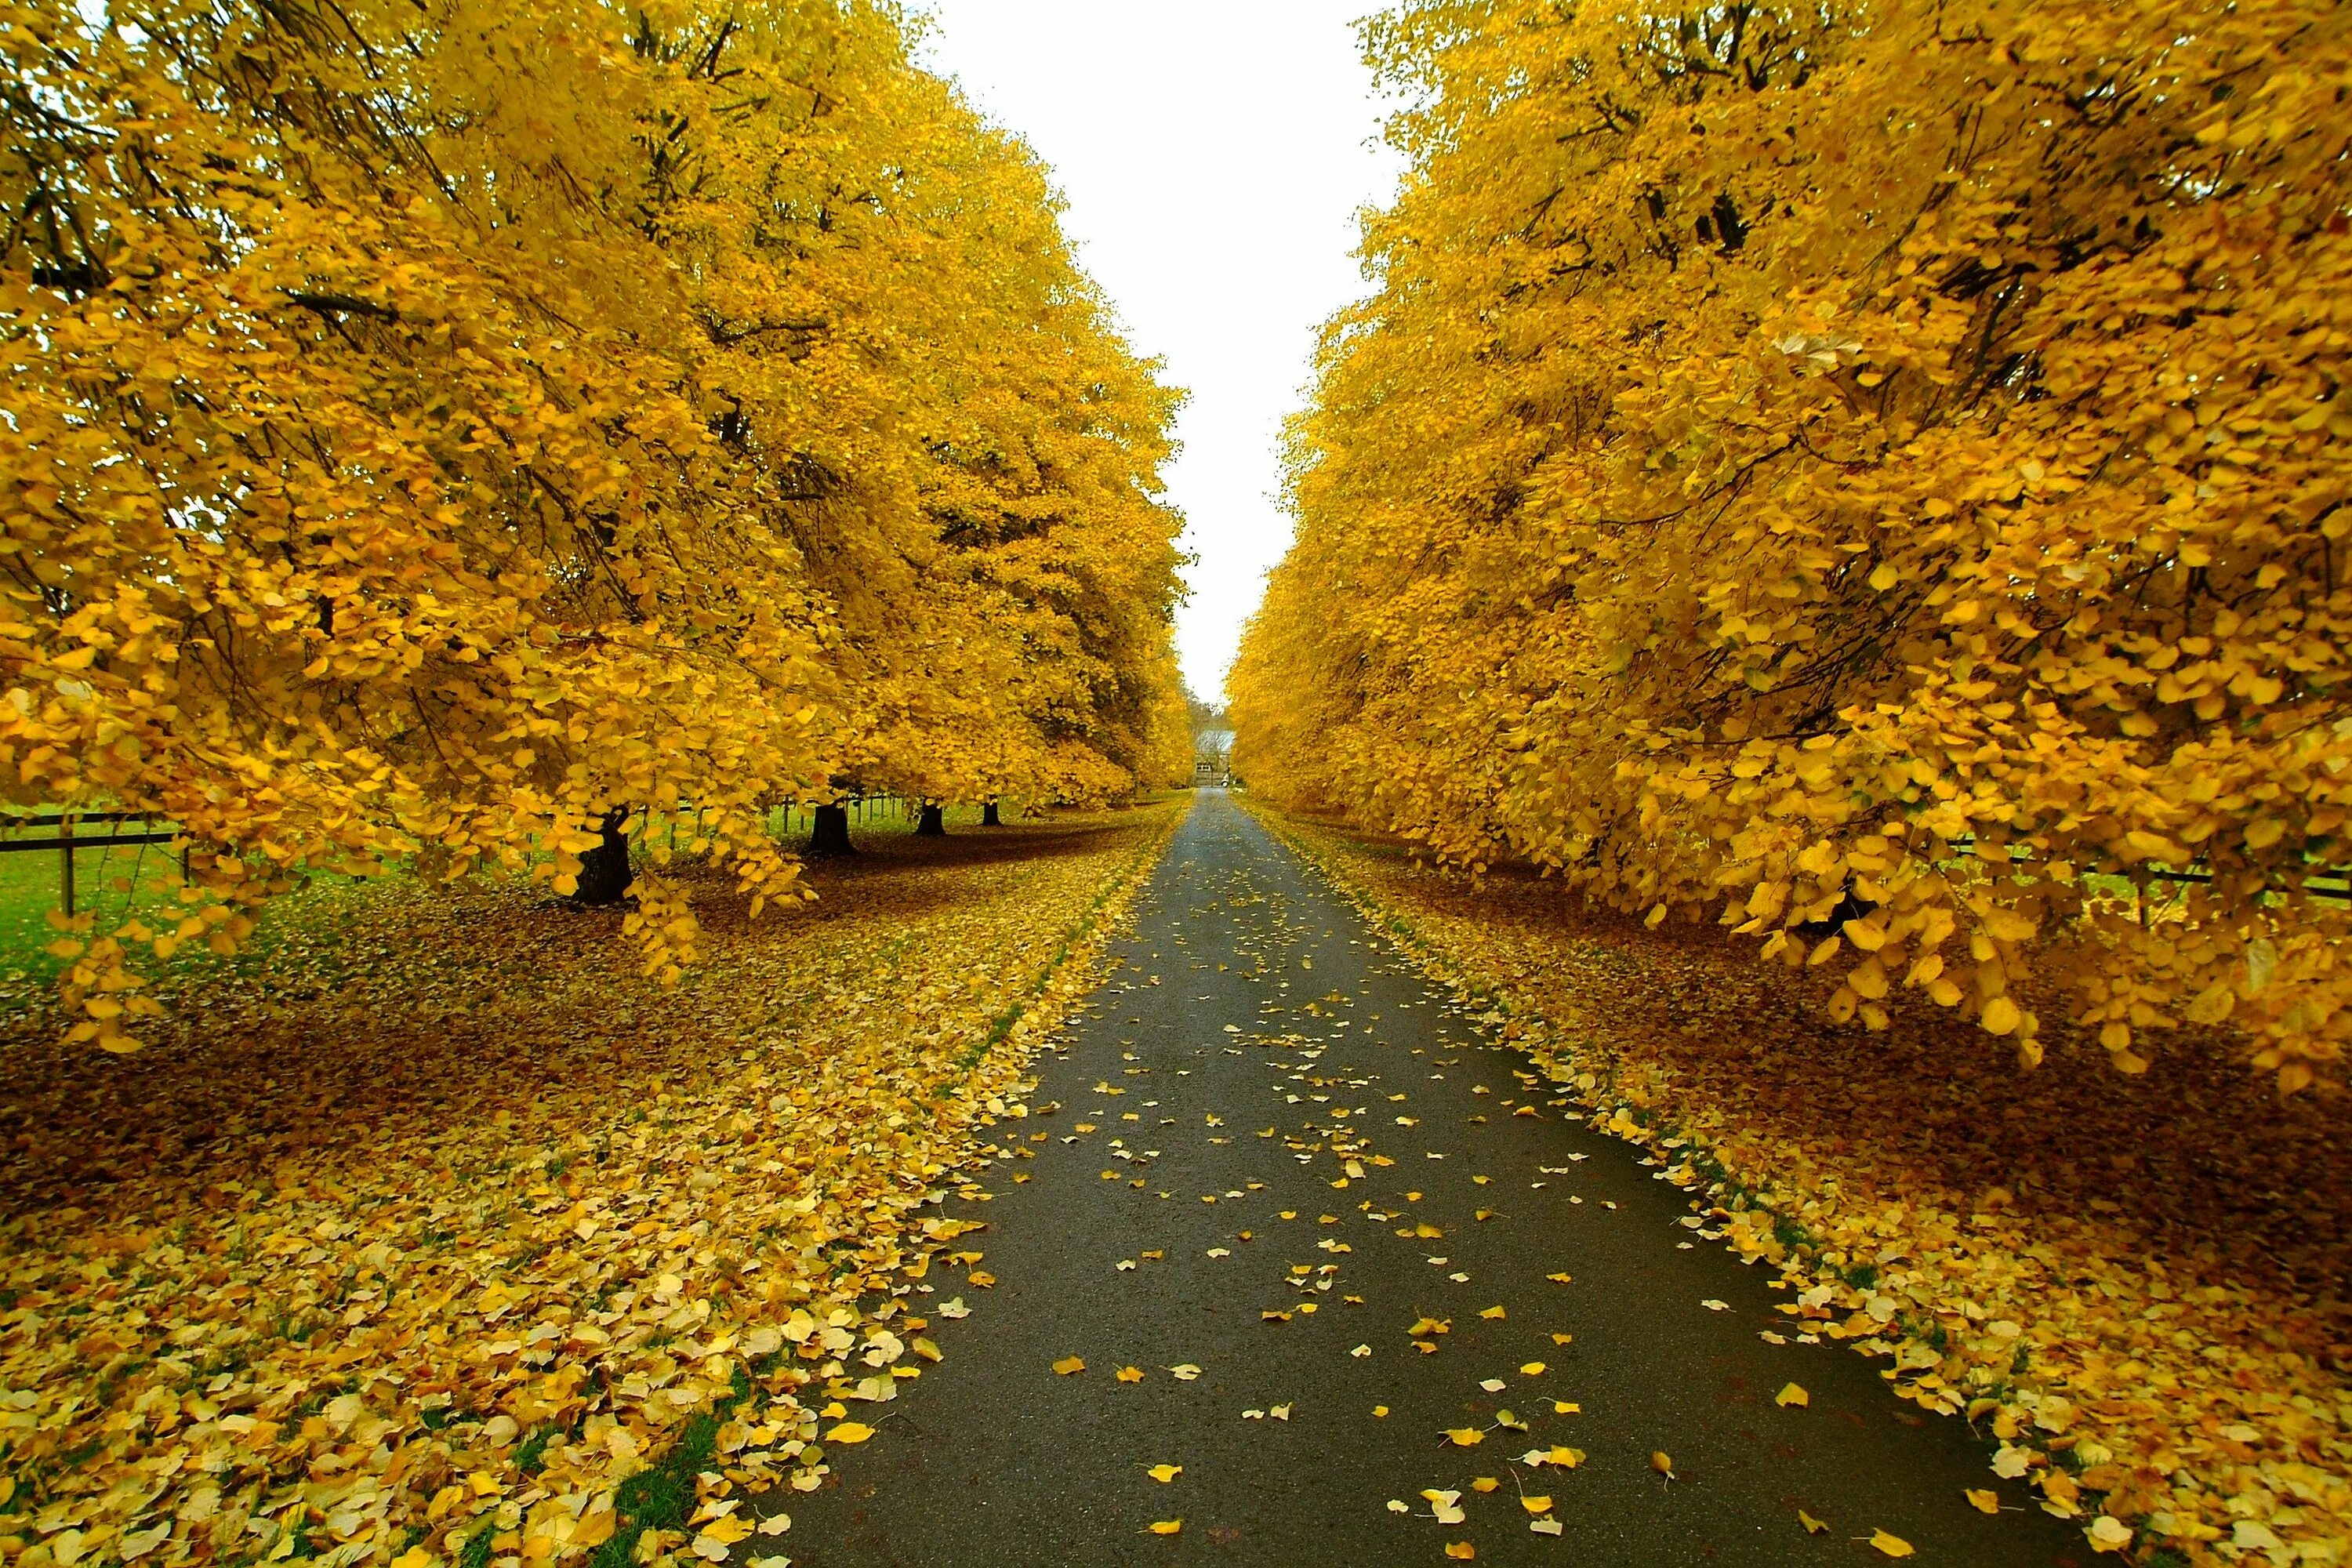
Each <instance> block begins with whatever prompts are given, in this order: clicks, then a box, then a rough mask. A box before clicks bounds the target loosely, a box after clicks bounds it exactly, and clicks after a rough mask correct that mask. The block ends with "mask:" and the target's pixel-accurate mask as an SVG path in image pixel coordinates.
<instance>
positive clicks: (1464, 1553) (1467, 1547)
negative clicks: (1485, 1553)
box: [1445, 1541, 1478, 1563]
mask: <svg viewBox="0 0 2352 1568" xmlns="http://www.w3.org/2000/svg"><path fill="white" fill-rule="evenodd" d="M1445 1555H1447V1556H1448V1557H1454V1558H1458V1559H1460V1560H1461V1561H1463V1562H1465V1563H1466V1562H1468V1561H1469V1560H1470V1559H1471V1558H1473V1557H1475V1556H1477V1555H1478V1549H1477V1548H1476V1547H1475V1546H1473V1545H1471V1544H1470V1543H1469V1542H1466V1541H1450V1542H1446V1544H1445Z"/></svg>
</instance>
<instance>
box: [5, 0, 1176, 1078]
mask: <svg viewBox="0 0 2352 1568" xmlns="http://www.w3.org/2000/svg"><path fill="white" fill-rule="evenodd" d="M0 51H5V61H6V69H7V72H8V75H9V79H10V80H11V82H12V83H13V84H14V85H13V86H12V89H11V90H10V92H9V93H8V96H7V100H6V108H5V113H6V117H7V118H6V123H7V130H8V135H7V138H6V141H5V152H0V201H5V205H6V208H7V210H8V211H10V212H11V213H14V214H17V215H19V216H20V218H21V219H22V221H15V222H12V224H11V226H9V228H8V229H7V231H6V238H5V247H6V248H5V254H0V333H4V334H5V342H6V344H7V354H6V358H5V363H0V405H5V407H6V408H7V409H8V411H9V416H8V418H7V420H6V421H5V423H4V424H0V497H5V500H0V763H5V773H0V777H4V778H5V790H6V794H7V798H8V799H9V800H10V801H11V802H13V803H16V804H23V805H51V806H55V805H66V806H76V805H83V806H87V805H119V806H124V807H129V808H131V809H135V810H141V811H151V812H153V813H156V814H159V815H161V816H165V817H168V818H169V819H171V820H173V821H174V822H176V823H177V824H179V825H180V826H182V828H183V829H184V832H185V835H186V842H187V845H188V847H189V849H190V851H191V853H190V856H189V863H190V870H191V874H192V882H193V886H194V889H196V893H197V897H196V902H197V904H198V905H200V906H205V905H208V906H212V907H218V908H223V909H226V910H229V911H232V912H235V913H236V915H237V921H238V922H239V923H240V924H242V923H244V922H245V915H244V913H243V912H242V911H245V910H250V909H251V908H252V907H253V906H255V905H256V904H257V903H258V902H259V901H261V900H264V899H266V898H267V897H268V896H269V895H270V894H272V893H274V892H277V891H279V890H282V889H284V888H285V887H286V886H287V885H288V884H289V881H290V880H291V879H292V878H293V877H294V876H295V875H296V874H298V873H299V872H300V871H302V870H304V869H306V868H328V869H332V870H335V871H338V872H351V873H357V874H369V873H373V872H375V871H378V870H381V869H382V868H383V867H384V866H385V865H387V864H388V863H390V862H392V861H394V860H397V859H406V858H419V863H420V865H421V866H424V867H425V868H429V869H431V870H432V871H434V872H435V873H436V874H446V875H448V876H452V877H457V876H463V875H465V874H466V873H467V871H469V870H471V869H473V868H477V867H480V866H484V865H491V864H495V865H500V866H503V867H506V868H509V869H514V870H522V869H526V868H528V869H529V870H530V873H531V874H532V875H534V876H537V877H540V878H541V879H545V880H546V881H547V882H548V883H549V884H550V885H551V887H552V888H554V889H556V890H558V891H563V892H570V891H572V890H573V889H575V888H576V887H577V886H578V883H579V879H580V874H581V869H582V856H583V852H584V851H587V850H589V849H590V848H591V847H594V846H595V845H597V844H598V842H599V839H600V837H601V835H602V832H603V830H604V827H605V826H608V825H614V824H617V823H619V822H620V821H622V820H623V819H624V818H625V815H626V813H627V812H629V811H630V810H631V809H632V808H635V807H638V806H650V807H653V808H656V809H660V810H664V811H669V810H673V809H676V808H677V807H679V806H681V805H685V806H690V807H692V808H693V809H695V810H696V811H697V812H698V814H699V815H698V821H699V823H700V825H701V828H700V834H701V837H702V839H703V841H704V842H703V843H702V845H701V846H700V848H701V849H704V850H707V851H708V853H709V854H710V855H712V856H713V857H715V858H717V859H718V860H719V863H721V864H723V865H725V866H726V867H728V868H730V870H731V871H732V873H733V875H734V876H735V878H736V879H737V880H738V881H739V882H740V884H741V885H742V886H743V887H745V888H747V889H752V890H754V891H756V892H758V893H760V894H761V895H763V896H764V897H765V898H766V899H768V900H777V899H789V898H793V897H797V896H799V892H800V883H799V880H798V873H797V868H796V867H795V866H794V864H793V862H792V861H791V860H790V858H788V857H787V856H785V855H784V854H783V853H782V851H780V849H779V848H778V847H776V845H775V844H773V843H772V841H771V838H770V836H769V833H768V831H767V827H766V822H767V818H768V813H769V810H770V808H771V807H772V806H773V805H777V804H780V803H784V802H792V801H802V802H826V801H831V800H834V799H836V798H838V797H839V796H840V795H841V794H843V793H845V791H850V790H855V789H858V788H888V789H895V790H897V791H898V792H899V793H902V794H908V795H921V796H925V797H929V798H940V797H947V796H955V797H959V798H966V799H970V798H978V797H980V796H982V795H996V794H1001V793H1023V794H1031V795H1057V796H1060V797H1062V798H1066V799H1073V800H1076V799H1082V798H1095V797H1101V796H1106V795H1112V794H1115V793H1118V792H1120V791H1123V790H1125V789H1127V788H1129V785H1130V784H1132V782H1133V780H1134V778H1135V777H1136V775H1137V774H1138V773H1160V772H1164V765H1163V762H1162V760H1161V758H1160V752H1161V751H1162V750H1164V742H1163V741H1162V740H1161V739H1160V737H1159V735H1158V733H1157V731H1155V729H1154V725H1155V723H1156V722H1158V715H1159V714H1160V710H1162V709H1163V708H1164V707H1165V705H1166V704H1167V703H1168V702H1169V701H1171V700H1176V697H1175V677H1174V670H1173V665H1172V660H1171V658H1170V656H1169V653H1168V617H1169V615H1170V612H1171V605H1172V603H1173V599H1174V595H1175V591H1176V590H1175V578H1174V569H1175V565H1176V551H1175V546H1174V542H1173V540H1174V535H1175V531H1176V526H1177V520H1176V519H1175V517H1174V515H1173V514H1172V513H1171V511H1169V510H1168V509H1166V508H1164V507H1163V506H1161V505H1160V504H1159V503H1158V501H1157V500H1155V499H1154V497H1155V496H1156V494H1157V491H1158V488H1159V481H1158V478H1157V468H1158V465H1159V463H1160V460H1161V458H1162V457H1163V456H1164V454H1165V452H1166V450H1167V440H1166V435H1165V429H1166V426H1167V422H1168V420H1169V418H1170V416H1171V413H1172V410H1173V407H1174V395H1173V394H1172V393H1171V392H1170V391H1169V390H1168V389H1166V388H1164V387H1162V386H1161V385H1160V384H1159V383H1158V381H1157V380H1156V367H1155V366H1154V365H1152V364H1150V363H1146V362H1143V361H1140V360H1139V359H1137V358H1136V357H1135V356H1134V355H1132V354H1131V353H1129V351H1128V350H1127V348H1126V347H1125V345H1124V344H1123V343H1122V342H1120V341H1119V340H1118V337H1117V336H1116V334H1115V332H1114V331H1113V330H1112V328H1111V326H1110V324H1109V322H1108V317H1107V314H1106V312H1105V310H1104V309H1103V307H1102V304H1101V302H1100V300H1099V299H1098V298H1097V294H1096V291H1095V290H1094V289H1093V286H1092V285H1091V284H1090V283H1089V282H1088V281H1087V279H1085V278H1084V277H1083V275H1081V274H1080V273H1079V272H1078V271H1077V269H1076V266H1075V264H1074V263H1073V262H1072V260H1071V258H1070V256H1069V254H1068V251H1067V248H1066V246H1065V244H1064V243H1063V240H1062V237H1061V235H1060V231H1059V227H1058V223H1057V219H1056V216H1055V215H1056V208H1055V200H1054V198H1053V196H1052V195H1051V193H1050V192H1049V190H1048V188H1047V185H1046V183H1045V176H1044V174H1043V173H1042V171H1041V170H1040V169H1039V168H1038V166H1037V165H1036V163H1035V161H1034V158H1033V157H1031V155H1030V154H1029V153H1027V151H1026V150H1025V148H1024V147H1023V146H1022V145H1021V144H1020V143H1019V142H1017V141H1015V140H1013V138H1011V137H1009V136H1007V135H1006V134H1004V133H1003V132H998V131H995V130H992V129H990V128H988V127H987V126H985V125H983V124H982V122H981V121H979V120H978V119H977V117H976V116H974V115H973V114H972V113H971V110H968V109H967V108H966V107H965V106H964V105H963V104H962V103H961V101H960V100H958V99H957V98H956V97H955V95H954V94H953V93H952V91H951V90H950V89H949V88H948V87H947V86H946V85H945V84H944V83H942V82H940V80H938V79H935V78H933V77H930V76H929V75H928V74H926V73H924V72H922V71H920V70H919V69H917V68H915V67H914V66H913V65H912V64H911V62H910V61H909V58H908V44H907V39H906V37H905V35H904V31H903V26H902V24H901V22H900V20H899V19H898V15H897V13H896V12H895V11H893V10H891V9H889V8H887V7H883V6H878V5H866V4H855V3H853V4H846V5H838V6H834V5H821V6H806V5H793V4H788V3H783V0H777V3H774V4H755V5H749V6H744V5H737V6H732V7H725V8H719V9H711V10H704V9H701V8H698V7H697V6H694V5H667V6H657V7H654V8H651V9H640V8H636V7H619V6H608V5H601V4H598V3H596V0H530V3H528V4H524V5H507V4H499V5H492V4H486V3H484V0H436V3H434V4H431V5H422V6H417V5H383V4H362V5H318V4H313V3H310V0H297V3H295V4H293V5H273V6H269V7H259V8H257V7H250V6H245V5H228V6H226V7H222V6H209V5H194V4H191V3H189V0H131V3H129V4H124V5H107V6H106V7H104V8H103V9H102V10H100V11H90V10H89V9H87V8H79V7H76V6H74V5H68V4H64V3H62V0H5V4H0ZM289 84H290V85H289ZM640 913H641V916H642V918H640V919H638V920H636V921H634V922H633V925H632V932H631V934H632V935H633V936H634V937H635V940H636V941H637V942H640V943H641V944H642V946H643V948H644V952H645V961H646V964H647V967H648V972H649V973H663V974H674V973H677V969H678V967H679V966H680V965H681V964H682V963H686V962H687V961H688V960H689V959H690V958H691V957H692V956H693V954H694V952H695V947H696V941H697V929H698V928H697V923H696V921H695V920H694V917H693V915H692V913H691V911H690V910H689V909H688V904H687V902H686V901H685V900H684V899H683V897H682V895H681V894H680V893H679V891H678V889H677V885H675V884H674V883H672V882H669V881H667V880H666V879H663V878H662V877H660V876H656V877H652V878H648V879H647V880H646V884H645V886H644V889H643V892H642V897H641V906H640ZM243 934H244V933H243V931H242V930H240V929H236V927H215V929H214V930H213V931H211V933H210V937H209V940H208V945H210V946H212V947H214V948H215V949H221V948H226V947H233V946H234V945H235V943H236V942H237V941H239V940H241V937H242V935H243ZM129 940H131V939H129V938H124V937H116V938H101V939H100V940H99V941H97V942H94V943H92V944H91V945H90V946H89V949H88V951H87V952H85V953H83V954H82V955H80V962H79V963H76V964H74V965H73V966H71V968H70V970H69V972H68V977H67V985H68V1001H69V1002H70V1003H73V1004H76V1005H85V1004H89V1003H90V1002H91V1000H92V999H93V998H96V997H99V996H100V994H101V993H105V994H120V993H121V992H123V991H126V990H130V991H135V990H136V989H137V988H138V986H139V984H141V978H140V976H139V974H138V973H137V972H136V971H135V969H134V968H133V967H132V959H131V954H130V952H129V948H128V946H127V945H126V943H127V942H128V941H129ZM138 940H141V941H142V942H143V941H144V940H145V939H143V938H142V939H138ZM173 940H174V942H176V941H177V940H181V939H173ZM158 951H159V953H160V952H162V951H163V950H162V949H159V950H158ZM118 999H120V998H119V995H118ZM125 1006H126V1007H127V1006H128V1004H127V1003H126V1004H125ZM125 1028H126V1023H125V1019H124V1017H123V1016H122V1015H121V1014H120V1013H115V1014H107V1013H104V1012H103V1011H102V1010H100V1009H91V1010H89V1011H88V1012H87V1016H86V1020H85V1021H84V1022H83V1023H81V1024H79V1026H77V1028H76V1033H77V1035H78V1036H79V1037H85V1038H92V1039H95V1040H96V1041H97V1042H98V1043H100V1044H101V1045H107V1046H110V1047H118V1048H120V1047H126V1046H128V1045H129V1044H131V1038H130V1037H129V1036H128V1035H127V1034H126V1033H125Z"/></svg>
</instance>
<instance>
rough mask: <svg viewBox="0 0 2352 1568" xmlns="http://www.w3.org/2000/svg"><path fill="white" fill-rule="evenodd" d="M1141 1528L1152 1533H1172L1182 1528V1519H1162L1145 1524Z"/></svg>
mask: <svg viewBox="0 0 2352 1568" xmlns="http://www.w3.org/2000/svg"><path fill="white" fill-rule="evenodd" d="M1143 1528H1144V1529H1146V1530H1148V1531H1151V1533H1152V1534H1154V1535H1173V1534H1175V1533H1176V1532H1177V1531H1180V1530H1181V1529H1183V1528H1184V1521H1182V1520H1181V1519H1163V1520H1160V1521H1158V1522H1156V1523H1152V1524H1147V1525H1145V1526H1144V1527H1143Z"/></svg>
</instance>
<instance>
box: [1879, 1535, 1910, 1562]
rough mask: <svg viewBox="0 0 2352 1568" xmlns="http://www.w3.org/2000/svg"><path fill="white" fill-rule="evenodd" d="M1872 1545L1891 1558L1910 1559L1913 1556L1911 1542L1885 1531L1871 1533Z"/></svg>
mask: <svg viewBox="0 0 2352 1568" xmlns="http://www.w3.org/2000/svg"><path fill="white" fill-rule="evenodd" d="M1870 1543H1871V1544H1872V1545H1873V1546H1875V1547H1876V1548H1878V1550H1879V1551H1881V1552H1885V1553H1886V1555H1887V1556H1889V1557H1908V1556H1910V1555H1911V1543H1910V1542H1907V1541H1906V1540H1904V1539H1903V1538H1902V1537H1901V1536H1899V1535H1890V1534H1888V1533H1887V1532H1886V1531H1883V1530H1874V1531H1871V1532H1870Z"/></svg>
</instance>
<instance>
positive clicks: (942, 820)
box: [915, 805, 948, 838]
mask: <svg viewBox="0 0 2352 1568" xmlns="http://www.w3.org/2000/svg"><path fill="white" fill-rule="evenodd" d="M947 836H948V824H947V818H946V816H943V815H942V813H941V810H940V807H938V806H936V805H926V806H924V807H923V816H922V820H921V821H919V822H918V823H916V824H915V837H918V838H945V837H947Z"/></svg>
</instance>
